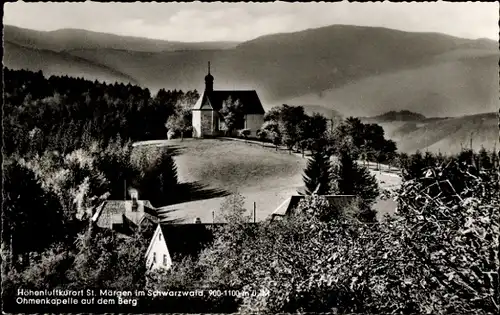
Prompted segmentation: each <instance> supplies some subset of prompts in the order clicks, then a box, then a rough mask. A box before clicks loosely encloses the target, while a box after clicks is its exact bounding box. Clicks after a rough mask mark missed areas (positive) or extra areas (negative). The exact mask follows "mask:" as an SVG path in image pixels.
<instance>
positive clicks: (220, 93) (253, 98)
mask: <svg viewBox="0 0 500 315" xmlns="http://www.w3.org/2000/svg"><path fill="white" fill-rule="evenodd" d="M229 98H231V99H232V100H233V101H236V100H239V101H240V102H241V103H242V104H243V110H244V113H245V114H248V115H252V114H261V115H264V113H265V111H264V107H263V106H262V103H261V102H260V99H259V96H258V95H257V92H256V91H255V90H234V91H232V90H214V91H205V92H203V94H202V95H201V96H200V98H199V99H198V101H197V102H196V104H195V105H194V107H193V110H200V109H201V107H202V106H203V105H204V104H206V103H207V101H208V103H209V104H210V106H211V107H212V108H213V109H214V110H215V111H219V110H221V109H222V104H223V102H224V101H226V100H228V99H229Z"/></svg>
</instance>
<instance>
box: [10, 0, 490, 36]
mask: <svg viewBox="0 0 500 315" xmlns="http://www.w3.org/2000/svg"><path fill="white" fill-rule="evenodd" d="M498 14H499V7H498V3H495V2H494V3H486V2H482V3H480V2H462V3H449V2H442V1H440V2H438V3H389V2H383V3H348V2H340V3H283V2H280V3H199V2H194V3H140V2H136V3H98V2H84V3H69V2H66V3H65V2H63V3H42V2H38V3H24V2H15V3H6V4H5V6H4V24H9V25H15V26H19V27H25V28H31V29H37V30H44V31H51V30H56V29H61V28H81V29H87V30H92V31H98V32H106V33H114V34H119V35H131V36H140V37H149V38H158V39H165V40H176V41H219V40H222V41H226V40H227V41H244V40H249V39H253V38H255V37H258V36H261V35H265V34H269V33H279V32H292V31H298V30H303V29H307V28H314V27H320V26H325V25H331V24H353V25H364V26H382V27H389V28H395V29H400V30H405V31H416V32H440V33H446V34H450V35H454V36H459V37H466V38H480V37H487V38H491V39H494V40H497V39H498Z"/></svg>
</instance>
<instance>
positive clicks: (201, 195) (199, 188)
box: [171, 181, 231, 204]
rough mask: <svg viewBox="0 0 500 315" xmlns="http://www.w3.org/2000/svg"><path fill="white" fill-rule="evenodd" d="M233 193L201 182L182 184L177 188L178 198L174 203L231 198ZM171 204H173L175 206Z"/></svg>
mask: <svg viewBox="0 0 500 315" xmlns="http://www.w3.org/2000/svg"><path fill="white" fill-rule="evenodd" d="M230 194H231V193H230V192H229V191H227V190H224V189H219V188H211V187H208V185H206V184H203V183H201V182H199V181H196V182H190V183H181V184H179V185H177V187H176V196H175V199H174V200H175V201H174V202H173V203H184V202H189V201H198V200H205V199H213V198H220V197H226V196H229V195H230ZM173 203H171V204H173Z"/></svg>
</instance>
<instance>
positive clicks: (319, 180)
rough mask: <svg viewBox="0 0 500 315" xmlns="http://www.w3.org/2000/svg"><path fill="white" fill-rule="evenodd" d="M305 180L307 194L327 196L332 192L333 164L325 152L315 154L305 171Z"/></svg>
mask: <svg viewBox="0 0 500 315" xmlns="http://www.w3.org/2000/svg"><path fill="white" fill-rule="evenodd" d="M303 180H304V184H305V186H306V187H305V194H306V195H312V194H313V192H316V194H318V195H326V194H328V193H329V192H330V182H331V163H330V158H329V156H328V155H327V154H325V153H324V152H321V151H318V152H314V153H313V156H312V157H311V159H310V160H309V162H308V163H307V167H306V169H305V170H304V175H303ZM318 186H319V187H318Z"/></svg>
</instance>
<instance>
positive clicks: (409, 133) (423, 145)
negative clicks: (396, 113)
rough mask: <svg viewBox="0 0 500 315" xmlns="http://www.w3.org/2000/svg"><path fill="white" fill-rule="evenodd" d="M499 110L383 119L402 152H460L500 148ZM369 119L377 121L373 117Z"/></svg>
mask: <svg viewBox="0 0 500 315" xmlns="http://www.w3.org/2000/svg"><path fill="white" fill-rule="evenodd" d="M497 119H498V118H497V115H496V113H486V114H479V115H471V116H463V117H451V118H442V119H432V118H427V119H423V120H418V121H411V122H410V121H406V122H404V121H391V122H387V121H379V122H377V123H378V124H380V125H381V126H382V127H383V128H384V130H385V132H386V135H387V136H388V137H389V138H391V139H392V140H394V141H396V143H397V145H398V149H399V151H401V152H407V153H413V152H415V151H416V150H421V151H424V150H429V151H432V152H436V153H437V152H442V153H458V152H460V150H461V149H462V147H466V148H470V144H471V143H470V140H471V138H472V148H473V149H474V150H476V151H477V150H479V149H481V147H484V148H486V149H489V150H491V149H494V148H495V147H496V148H498V147H499V144H498V120H497ZM367 122H375V121H374V120H369V121H367Z"/></svg>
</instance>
